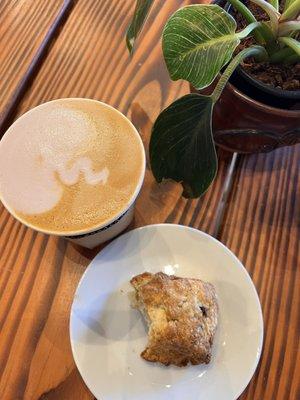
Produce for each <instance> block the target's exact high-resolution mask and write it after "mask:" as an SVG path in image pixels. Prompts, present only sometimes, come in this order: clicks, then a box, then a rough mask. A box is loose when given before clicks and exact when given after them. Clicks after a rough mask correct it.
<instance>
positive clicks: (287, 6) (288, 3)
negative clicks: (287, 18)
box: [283, 0, 295, 11]
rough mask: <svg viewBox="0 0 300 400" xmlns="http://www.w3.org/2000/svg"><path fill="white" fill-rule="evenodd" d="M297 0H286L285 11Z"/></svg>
mask: <svg viewBox="0 0 300 400" xmlns="http://www.w3.org/2000/svg"><path fill="white" fill-rule="evenodd" d="M294 1H295V0H285V2H284V7H283V11H285V10H287V9H288V8H289V6H290V5H291V4H293V3H294Z"/></svg>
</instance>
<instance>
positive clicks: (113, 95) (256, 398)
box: [0, 0, 300, 400]
mask: <svg viewBox="0 0 300 400" xmlns="http://www.w3.org/2000/svg"><path fill="white" fill-rule="evenodd" d="M21 3H22V4H27V5H28V4H29V5H28V7H29V6H30V13H32V14H33V15H39V16H40V17H39V18H37V20H34V19H33V20H32V21H33V22H27V25H26V26H27V29H26V34H25V33H24V34H23V35H22V39H24V40H25V39H26V40H27V41H28V43H29V42H30V38H31V37H33V36H34V35H35V34H36V33H33V32H37V31H38V28H37V24H38V23H40V21H42V20H43V19H44V18H46V14H47V18H48V19H47V21H48V20H49V21H50V20H51V18H52V19H53V18H54V15H55V12H54V9H55V10H56V12H57V11H58V6H59V5H61V4H60V2H55V1H53V4H55V6H52V7H51V4H50V3H51V1H49V2H43V1H34V0H27V1H24V2H21V1H6V2H3V3H2V4H1V6H0V10H3V11H4V12H2V13H0V19H1V21H2V22H1V25H0V26H1V28H0V29H2V30H8V29H10V24H11V17H9V15H11V14H10V13H11V12H12V11H10V10H12V9H13V7H21ZM39 3H41V4H39ZM188 3H189V2H188V1H186V2H183V1H180V0H176V1H175V0H173V1H170V2H165V1H163V0H157V1H156V2H155V6H154V7H153V10H152V13H151V15H150V19H149V23H147V24H146V25H145V28H144V32H143V35H142V36H141V38H140V39H139V41H138V47H137V50H136V52H135V54H134V56H133V57H132V58H131V59H130V58H129V57H128V53H127V50H126V47H125V43H124V34H125V30H126V27H127V24H128V22H129V18H130V14H131V13H132V11H133V6H134V1H133V0H126V1H125V0H124V1H118V0H101V1H94V0H84V1H83V0H81V1H77V2H76V4H75V7H74V8H73V10H72V12H71V14H70V16H69V17H68V20H67V22H66V23H65V25H64V27H63V29H62V30H61V32H60V35H59V37H58V38H57V39H56V41H55V43H54V44H53V46H52V48H51V50H50V51H49V54H48V56H47V58H46V60H45V61H44V64H43V66H42V68H41V70H40V72H39V73H38V75H37V76H36V79H35V80H34V83H33V85H32V87H31V88H30V90H29V91H28V93H27V95H26V97H25V98H24V100H23V101H22V103H21V104H20V107H19V114H22V113H23V112H25V111H26V110H28V109H30V108H32V107H33V106H35V105H37V104H40V103H41V102H44V101H47V100H51V99H54V98H59V97H80V96H81V97H90V98H95V99H99V100H102V101H105V102H107V103H109V104H111V105H113V106H115V107H117V108H118V109H120V110H121V111H122V112H124V113H125V114H127V115H128V116H129V117H130V118H131V120H132V121H133V123H134V124H135V125H136V126H137V128H138V129H139V131H140V133H141V136H142V139H143V142H144V144H145V147H146V148H147V146H148V143H149V135H150V129H151V125H152V123H153V121H154V119H155V117H156V116H157V114H158V113H159V111H160V110H161V109H162V108H163V107H165V106H166V105H167V104H169V103H170V102H171V101H172V100H173V99H175V98H176V97H178V96H180V95H182V94H184V93H187V91H188V86H187V85H186V84H184V83H182V82H176V83H171V82H170V80H169V78H168V74H167V72H166V70H165V67H164V64H163V62H162V55H161V49H160V35H161V30H162V27H163V24H164V22H165V20H166V18H167V16H168V15H170V14H171V13H172V11H174V10H175V9H177V8H178V7H179V6H180V5H182V4H188ZM45 7H46V8H47V7H48V8H49V9H51V12H50V11H49V9H48V8H47V10H48V11H47V12H46V11H45ZM55 7H56V8H55ZM24 10H25V9H22V11H21V10H20V11H19V13H18V18H19V22H18V23H17V26H16V28H15V29H21V28H19V24H21V23H23V20H26V15H27V14H26V12H25V11H24ZM42 10H44V11H42ZM52 11H53V13H52ZM40 13H41V14H42V17H41V14H40ZM25 14H26V15H25ZM22 15H23V18H22ZM50 15H51V17H50V18H49V16H50ZM156 16H157V18H156V22H155V24H152V22H153V19H154V17H156ZM30 21H31V20H30ZM34 21H35V22H34ZM36 21H38V22H36ZM30 24H32V26H30ZM43 26H44V27H46V25H43ZM23 29H25V28H23ZM45 29H46V28H45ZM21 31H22V29H21ZM10 35H11V37H12V38H11V43H12V44H13V43H14V42H13V37H14V41H15V45H16V46H17V45H19V44H18V43H19V36H20V35H19V36H18V35H15V34H14V33H13V31H12V32H11V34H10ZM0 38H1V36H0ZM1 39H2V38H1ZM1 39H0V57H2V53H3V51H6V43H5V41H2V40H1ZM30 43H31V42H30ZM28 46H29V44H28ZM26 48H27V47H26ZM28 48H29V47H28ZM30 48H31V47H30ZM24 51H25V50H24ZM32 51H33V50H32ZM30 54H31V55H33V53H32V52H31V53H30ZM28 57H29V53H28ZM4 59H5V58H4ZM28 62H30V60H27V63H28ZM24 65H25V64H24ZM24 68H25V67H24V66H23V69H22V68H21V66H20V65H19V63H18V62H14V61H13V59H12V60H11V62H10V64H7V68H6V69H5V71H4V75H1V76H3V77H5V79H6V80H7V83H6V85H8V87H9V88H10V89H9V90H7V92H6V93H7V94H6V95H5V97H3V98H2V97H1V102H0V110H1V109H3V108H4V107H5V105H6V102H7V101H8V98H9V96H10V94H11V92H12V91H13V88H14V86H13V85H14V82H15V81H16V80H17V78H18V77H19V76H20V74H22V72H24ZM0 71H1V65H0ZM0 84H1V83H0ZM299 158H300V151H299V147H298V148H297V147H295V148H293V149H282V150H280V151H279V152H274V153H273V154H268V155H259V156H250V157H243V158H240V159H239V163H238V167H237V169H236V174H235V179H234V185H233V188H232V193H231V195H230V198H229V202H228V204H227V207H226V210H225V211H226V212H225V215H224V223H223V225H222V227H221V230H220V233H219V237H220V239H221V240H222V241H223V242H224V243H226V244H227V245H228V246H229V247H230V248H232V250H233V251H235V253H236V254H237V255H238V256H239V257H240V258H241V260H242V261H244V262H245V264H246V267H247V268H248V270H249V271H250V273H251V275H252V276H253V278H254V281H255V283H256V285H257V287H258V289H259V293H260V296H261V300H262V303H263V307H264V318H265V323H266V327H268V331H267V332H266V342H265V349H264V355H263V359H262V364H261V367H260V369H259V370H258V372H257V374H256V375H255V378H254V379H253V380H252V382H251V384H250V386H249V388H248V389H247V390H246V392H245V394H244V395H243V396H242V397H241V398H242V399H247V400H250V399H251V400H273V399H274V400H295V399H296V398H298V397H299V395H300V393H299V377H298V376H297V372H296V365H298V367H299V342H298V343H297V340H298V341H299V292H297V286H296V284H297V281H296V278H298V281H299V275H298V276H296V273H297V269H296V267H297V265H298V264H299V259H300V255H299V247H298V248H297V246H298V241H299V172H298V169H299V161H300V160H299ZM231 159H232V156H231V155H230V154H228V153H224V152H220V167H219V173H218V177H217V179H216V180H215V182H214V184H213V186H212V188H211V189H210V190H209V191H208V192H207V194H206V195H205V196H204V197H203V198H202V199H201V200H185V199H183V198H181V196H180V193H181V189H180V186H179V185H177V184H174V183H170V182H169V183H164V184H162V185H157V184H156V183H155V182H154V180H153V177H152V175H151V172H150V170H149V167H148V169H147V172H146V178H145V184H144V187H143V190H142V193H141V195H140V197H139V199H138V203H137V210H136V217H135V226H141V225H146V224H151V223H156V222H164V221H168V222H172V223H180V224H184V225H190V226H194V227H197V228H199V229H202V230H205V231H206V232H209V233H212V232H215V230H216V217H217V215H218V210H219V208H220V204H221V205H222V203H221V200H222V189H223V183H224V180H225V177H226V174H227V173H228V168H229V164H230V161H231ZM297 168H298V169H297ZM297 185H298V186H297ZM264 189H265V190H264ZM297 196H298V197H297ZM297 212H298V214H297ZM0 232H1V235H0V310H1V311H0V377H1V380H0V399H1V400H2V399H4V400H16V399H25V400H37V399H47V400H48V399H51V400H52V399H56V400H77V399H78V400H85V399H92V398H93V396H92V395H91V393H90V392H89V391H88V389H87V388H86V387H85V385H84V383H83V381H82V380H81V378H80V376H79V373H78V372H77V369H76V367H75V365H74V361H73V359H72V354H71V350H70V344H69V332H68V323H69V311H70V306H71V302H72V298H73V295H74V291H75V289H76V286H77V284H78V281H79V279H80V277H81V276H82V273H83V272H84V270H85V268H86V266H87V264H88V263H89V261H90V260H91V259H92V258H93V256H94V255H95V254H96V252H97V249H96V250H93V251H88V250H84V249H81V248H78V247H75V246H73V245H71V244H69V243H67V242H65V241H64V240H61V239H57V238H54V237H48V236H45V235H42V234H37V233H35V232H33V231H32V230H30V229H27V228H25V227H24V226H22V225H21V224H20V223H18V222H17V221H16V220H14V219H13V218H12V217H10V216H9V214H8V213H7V212H6V210H5V209H4V208H3V207H2V206H1V207H0ZM298 289H299V286H298ZM278 314H279V315H278ZM287 339H288V340H287ZM297 357H298V358H297ZM297 362H298V364H297ZM281 370H282V371H285V374H284V375H285V376H284V375H283V374H282V375H281V374H280V373H281ZM291 371H292V372H291ZM288 389H289V390H288ZM216 400H219V399H216Z"/></svg>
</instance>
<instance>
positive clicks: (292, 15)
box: [252, 0, 300, 21]
mask: <svg viewBox="0 0 300 400" xmlns="http://www.w3.org/2000/svg"><path fill="white" fill-rule="evenodd" d="M252 1H253V0H252ZM299 12H300V0H295V1H294V2H293V3H292V4H291V5H290V6H289V7H288V8H287V9H286V10H285V11H284V12H283V14H281V17H280V21H286V20H288V19H296V18H297V17H298V16H299Z"/></svg>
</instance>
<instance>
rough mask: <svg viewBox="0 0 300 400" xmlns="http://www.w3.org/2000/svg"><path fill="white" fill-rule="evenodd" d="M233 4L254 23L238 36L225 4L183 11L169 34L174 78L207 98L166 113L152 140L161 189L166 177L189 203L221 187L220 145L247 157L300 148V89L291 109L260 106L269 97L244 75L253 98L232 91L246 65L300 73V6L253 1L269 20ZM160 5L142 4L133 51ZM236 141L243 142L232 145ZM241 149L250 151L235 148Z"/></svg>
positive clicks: (192, 97)
mask: <svg viewBox="0 0 300 400" xmlns="http://www.w3.org/2000/svg"><path fill="white" fill-rule="evenodd" d="M228 1H229V3H230V4H231V6H232V7H233V8H234V10H235V11H236V12H237V13H238V15H241V16H242V17H243V20H244V21H246V22H247V23H246V26H245V27H244V28H242V29H237V23H236V20H235V19H234V17H233V15H234V14H233V13H232V12H231V13H229V12H227V11H226V10H225V9H224V8H222V7H220V6H219V5H217V4H210V5H208V4H197V5H191V6H186V7H183V8H181V9H179V10H178V11H176V12H175V13H174V14H173V15H172V16H171V18H170V19H169V20H168V22H167V23H166V25H165V28H164V31H163V37H162V46H163V54H164V59H165V62H166V65H167V68H168V71H169V74H170V77H171V79H173V80H178V79H185V80H187V81H188V82H190V84H191V85H192V87H193V88H195V89H196V91H199V90H201V91H203V90H205V92H204V93H205V94H203V92H201V94H200V93H198V92H197V93H191V94H188V95H186V96H183V97H182V98H180V99H178V100H176V101H175V102H174V103H172V104H171V105H170V106H168V107H167V108H166V109H165V110H163V111H162V112H161V114H160V115H159V116H158V118H157V120H156V121H155V123H154V126H153V129H152V135H151V140H150V149H149V152H150V162H151V168H152V171H153V174H154V177H155V178H156V180H157V181H158V182H160V181H162V180H163V179H164V178H171V179H173V180H175V181H177V182H181V184H182V186H183V195H184V196H186V197H198V196H201V195H202V194H203V193H204V192H205V191H206V190H207V189H208V187H209V186H210V184H211V182H212V181H213V179H214V177H215V175H216V172H217V156H216V150H215V143H214V142H217V143H220V144H222V145H223V146H225V147H227V148H231V149H232V150H235V151H236V150H238V151H239V150H240V151H246V152H247V151H259V150H261V151H267V150H270V149H272V148H274V147H276V140H277V142H278V143H277V145H282V144H290V143H294V142H299V141H300V131H299V125H300V112H299V111H297V102H298V101H299V98H300V97H299V92H298V93H297V90H292V92H294V94H295V93H296V95H295V96H294V98H293V95H292V96H290V97H291V98H290V97H289V95H287V94H286V93H285V95H286V96H287V99H286V108H289V107H290V108H291V109H283V108H275V107H273V106H272V105H271V106H270V105H266V104H263V103H262V102H261V101H257V100H256V98H255V96H256V95H255V93H256V92H259V91H262V89H261V87H260V83H257V80H256V79H255V78H253V77H252V78H251V77H249V75H248V74H247V72H245V71H243V70H242V72H241V71H240V77H239V79H240V81H242V84H241V86H243V85H244V86H246V87H247V83H248V87H249V86H250V87H251V86H252V89H251V90H252V92H251V90H250V92H247V94H245V93H243V92H242V91H240V90H238V89H237V88H236V87H235V86H233V85H231V84H228V81H229V79H230V78H231V77H232V75H233V73H234V71H235V70H236V68H237V67H238V66H239V64H241V63H242V62H243V61H244V60H250V61H251V62H252V64H253V63H254V64H255V63H257V64H261V63H269V64H267V65H270V63H271V64H274V65H276V64H277V65H282V64H288V65H289V68H294V67H295V65H296V63H298V62H299V61H300V42H299V40H298V33H299V31H300V20H299V15H300V0H286V2H285V4H284V6H283V9H282V11H281V12H280V6H279V3H278V0H270V2H267V1H265V0H250V1H251V2H252V3H255V5H256V6H258V7H259V8H261V9H262V10H263V12H264V14H265V15H267V16H268V18H267V20H265V18H262V19H261V20H259V19H257V18H256V17H255V15H254V14H253V12H252V11H251V10H250V8H249V7H248V5H246V4H245V3H242V2H241V1H240V0H228ZM152 3H153V0H137V4H136V9H135V13H134V17H133V20H132V23H131V25H130V26H129V29H128V31H127V45H128V48H129V50H130V51H132V49H133V45H134V40H135V38H136V37H137V35H138V33H139V32H140V30H141V28H142V25H143V23H144V21H145V19H146V17H147V15H148V13H149V10H150V7H151V5H152ZM229 11H230V10H229ZM249 37H251V38H252V39H251V40H252V41H250V42H249V40H248V39H249ZM253 41H255V43H252V42H253ZM241 43H242V44H243V48H240V45H241ZM247 80H248V82H247ZM252 81H254V84H253V82H252ZM245 82H246V84H245ZM211 85H212V86H211ZM261 85H263V84H261ZM207 88H210V91H208V92H207ZM211 88H212V89H211ZM296 89H297V88H296ZM243 90H244V89H243ZM274 90H276V89H274ZM280 90H281V91H282V92H287V90H283V89H280ZM280 90H279V91H280ZM208 93H210V94H208ZM249 93H254V95H251V94H250V95H249ZM276 93H277V92H276ZM269 94H270V93H269ZM270 97H271V99H272V98H273V97H274V98H275V97H276V94H275V95H274V94H273V95H272V91H271V96H270ZM279 97H280V96H279ZM282 102H283V103H284V102H285V96H283V100H282ZM289 102H290V103H289ZM288 103H289V104H291V106H289V104H288ZM284 106H285V105H284ZM293 108H294V109H293ZM212 116H213V118H212ZM268 121H269V122H268ZM212 122H213V124H214V136H213V133H212V132H213V130H212ZM253 124H254V125H253ZM257 129H258V130H257ZM277 134H278V135H277ZM272 135H273V136H272ZM276 135H277V136H276ZM236 137H238V140H237V141H236V142H235V141H234V140H233V141H232V139H234V138H236ZM241 138H242V140H241ZM276 138H277V139H276ZM226 140H227V142H226ZM228 140H229V142H228ZM274 140H275V144H274V143H273V142H274ZM245 142H246V143H247V142H248V143H249V142H251V143H252V144H253V142H254V143H256V144H255V145H254V147H253V146H252V147H251V146H250V148H248V149H247V146H246V147H245V148H246V150H245V149H244V148H243V146H244V144H243V143H245ZM228 143H229V144H228ZM232 143H233V145H232ZM234 143H237V144H239V143H242V146H240V147H239V146H238V145H237V146H236V147H235V146H234ZM270 143H271V145H270ZM249 149H250V150H249Z"/></svg>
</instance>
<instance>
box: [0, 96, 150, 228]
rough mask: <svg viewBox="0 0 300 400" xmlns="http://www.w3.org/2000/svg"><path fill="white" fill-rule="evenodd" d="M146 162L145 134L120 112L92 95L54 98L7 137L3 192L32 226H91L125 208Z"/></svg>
mask: <svg viewBox="0 0 300 400" xmlns="http://www.w3.org/2000/svg"><path fill="white" fill-rule="evenodd" d="M144 164H145V156H144V150H143V145H142V143H141V139H140V137H139V136H138V134H137V132H136V130H135V128H134V127H133V125H132V124H131V123H130V122H129V121H128V120H127V119H126V118H125V117H124V116H123V115H122V114H121V113H119V112H118V111H116V110H115V109H113V108H112V107H110V106H107V105H105V104H103V103H100V102H97V101H94V100H88V99H61V100H54V101H51V102H49V103H45V104H42V105H40V106H38V107H36V108H34V109H33V110H31V111H29V112H27V113H26V114H24V115H23V116H21V117H20V118H19V119H18V120H17V121H16V122H15V123H14V124H13V125H12V126H11V127H10V128H9V129H8V131H7V132H6V134H5V135H4V137H3V138H2V140H1V142H0V197H1V200H2V201H3V203H4V205H5V206H6V207H7V208H8V209H9V210H10V211H11V212H12V213H13V215H15V216H16V217H17V218H18V219H20V220H21V221H22V222H24V223H25V224H27V225H29V226H32V227H34V228H37V229H39V230H42V231H47V232H49V233H57V234H72V233H74V232H76V233H78V232H79V233H80V232H85V231H88V230H89V229H92V228H95V227H97V226H102V225H105V223H107V222H109V221H111V220H112V219H113V218H115V217H116V218H117V217H118V216H119V215H121V214H122V212H124V210H126V207H128V205H130V203H131V202H132V199H133V198H134V197H135V195H136V192H137V191H138V190H139V185H140V184H141V178H142V176H143V173H144Z"/></svg>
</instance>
